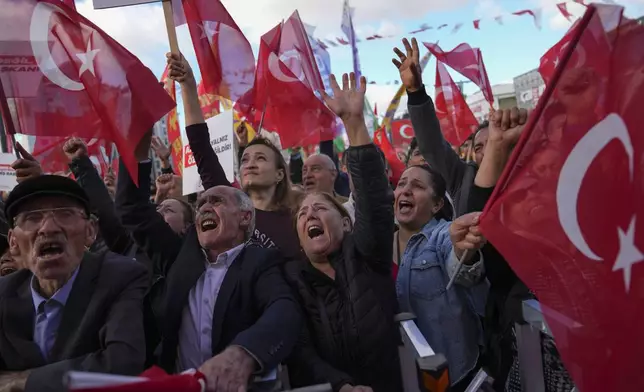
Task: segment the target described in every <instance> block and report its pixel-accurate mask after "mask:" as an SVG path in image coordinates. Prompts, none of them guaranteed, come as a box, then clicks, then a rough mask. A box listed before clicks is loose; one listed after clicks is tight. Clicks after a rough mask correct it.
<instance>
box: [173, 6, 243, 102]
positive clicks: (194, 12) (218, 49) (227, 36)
mask: <svg viewBox="0 0 644 392" xmlns="http://www.w3.org/2000/svg"><path fill="white" fill-rule="evenodd" d="M183 10H184V12H185V16H186V21H187V23H188V29H189V30H190V37H191V38H192V45H193V46H194V48H195V54H196V55H197V61H198V62H199V69H200V70H201V77H202V83H203V87H204V91H205V93H206V94H212V95H215V96H219V97H224V98H227V99H230V100H231V101H237V100H238V99H239V98H240V97H241V96H243V95H244V94H245V93H246V92H247V91H248V90H250V89H251V88H252V87H253V81H254V79H255V56H254V55H253V49H252V48H251V46H250V43H249V42H248V40H247V39H246V37H245V36H244V34H243V33H242V31H241V29H240V28H239V27H238V26H237V23H235V21H234V20H233V18H232V17H231V16H230V14H229V13H228V11H227V10H226V7H224V5H223V4H222V3H221V2H220V1H219V0H184V1H183Z"/></svg>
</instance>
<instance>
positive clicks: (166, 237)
mask: <svg viewBox="0 0 644 392" xmlns="http://www.w3.org/2000/svg"><path fill="white" fill-rule="evenodd" d="M144 139H147V141H146V140H142V141H141V143H140V144H139V146H137V153H136V157H137V159H139V161H140V163H139V186H138V187H137V186H136V185H135V184H134V181H132V178H131V177H130V173H129V172H128V171H127V168H126V167H125V165H123V163H121V164H120V167H119V178H118V181H117V189H116V211H117V212H118V213H119V217H120V219H121V223H122V224H123V226H124V227H125V228H126V229H127V230H128V231H129V232H130V233H131V234H132V237H133V238H134V240H135V241H136V243H137V245H138V246H139V247H140V248H141V249H143V250H144V251H145V252H146V254H147V255H148V257H149V258H150V260H151V261H152V262H153V264H154V266H153V269H154V271H153V272H158V271H162V272H167V271H168V270H169V269H170V266H171V265H172V263H173V262H174V260H175V259H176V257H177V254H178V253H179V250H180V249H181V246H182V242H183V240H182V239H181V237H180V236H179V235H178V234H176V233H175V232H174V231H173V230H172V229H171V228H170V226H168V224H167V223H166V222H165V221H164V220H163V218H162V217H161V215H160V214H159V213H157V211H156V206H155V205H154V204H152V203H151V202H150V172H151V170H152V162H150V161H149V160H147V158H146V157H147V154H146V153H145V152H144V151H147V150H149V145H150V144H149V143H150V135H148V136H145V137H144ZM146 144H147V147H148V148H147V149H146V147H145V145H146ZM141 161H143V162H141Z"/></svg>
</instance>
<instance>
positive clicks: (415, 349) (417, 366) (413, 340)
mask: <svg viewBox="0 0 644 392" xmlns="http://www.w3.org/2000/svg"><path fill="white" fill-rule="evenodd" d="M414 319H416V316H414V315H413V314H411V313H401V314H399V315H397V316H396V318H395V320H396V322H398V323H400V335H401V338H402V346H401V348H400V350H399V353H400V368H401V371H402V377H403V388H404V391H405V392H449V388H450V379H449V370H448V366H447V359H446V358H445V356H444V355H443V354H440V353H438V354H437V353H436V352H434V350H433V349H432V347H431V346H430V345H429V343H428V342H427V340H426V339H425V337H424V336H423V334H422V333H421V332H420V330H419V329H418V326H417V325H416V323H415V322H414ZM491 388H492V380H491V379H490V377H489V376H488V375H487V373H486V372H485V371H483V370H482V369H481V370H479V372H478V373H477V375H476V376H475V377H474V379H473V380H472V382H471V383H470V385H469V386H468V388H467V390H466V392H479V391H481V392H486V391H491Z"/></svg>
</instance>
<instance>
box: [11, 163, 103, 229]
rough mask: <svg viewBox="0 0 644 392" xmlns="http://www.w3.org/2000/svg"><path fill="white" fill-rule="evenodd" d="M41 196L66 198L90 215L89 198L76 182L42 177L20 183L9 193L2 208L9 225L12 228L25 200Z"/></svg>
mask: <svg viewBox="0 0 644 392" xmlns="http://www.w3.org/2000/svg"><path fill="white" fill-rule="evenodd" d="M42 196H62V197H67V198H69V199H72V200H75V201H76V202H78V203H79V204H80V205H81V206H83V208H84V209H85V212H86V213H87V215H89V213H90V204H89V198H88V197H87V194H86V193H85V191H84V190H83V188H81V186H80V185H78V183H77V182H76V181H74V180H72V179H71V178H67V177H63V176H56V175H42V176H38V177H34V178H30V179H28V180H25V181H23V182H21V183H20V184H18V185H17V186H16V187H15V188H13V190H12V191H11V192H10V193H9V197H8V198H7V200H6V201H5V206H4V213H5V216H6V218H7V221H8V222H9V225H11V226H13V220H14V219H15V217H16V215H17V214H18V213H20V206H21V205H22V204H24V203H25V202H26V201H27V200H30V199H32V198H35V197H42Z"/></svg>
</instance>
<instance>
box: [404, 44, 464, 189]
mask: <svg viewBox="0 0 644 392" xmlns="http://www.w3.org/2000/svg"><path fill="white" fill-rule="evenodd" d="M403 45H404V47H405V52H406V53H403V52H402V51H401V50H400V49H398V48H394V52H395V53H396V55H397V56H398V58H399V60H398V59H394V60H393V63H394V65H395V66H396V67H397V68H398V71H399V72H400V80H401V81H402V83H403V85H404V86H405V88H406V90H407V95H408V97H409V99H408V101H407V108H408V110H409V117H410V118H411V123H412V126H413V128H414V134H415V136H416V140H417V141H418V149H419V150H420V153H421V154H422V155H423V158H425V160H426V161H427V162H428V163H429V165H430V166H431V167H432V168H434V169H435V170H437V171H438V172H439V173H440V174H441V175H442V176H443V178H445V180H446V181H447V191H448V192H449V193H450V194H451V195H455V194H456V192H457V191H458V189H459V188H460V186H461V182H462V180H463V175H464V174H465V168H466V167H467V164H466V163H465V162H463V161H462V160H461V158H460V157H459V156H458V154H456V152H454V150H452V147H451V146H450V145H449V143H448V142H447V141H446V140H445V138H444V137H443V133H442V132H441V127H440V123H439V122H438V117H436V110H435V108H434V102H432V99H431V98H430V97H429V95H427V92H426V91H425V86H424V85H423V79H422V75H421V71H422V70H421V67H420V56H419V50H418V42H417V41H416V38H413V39H412V40H411V44H410V43H409V41H408V40H407V39H406V38H405V39H404V40H403Z"/></svg>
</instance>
